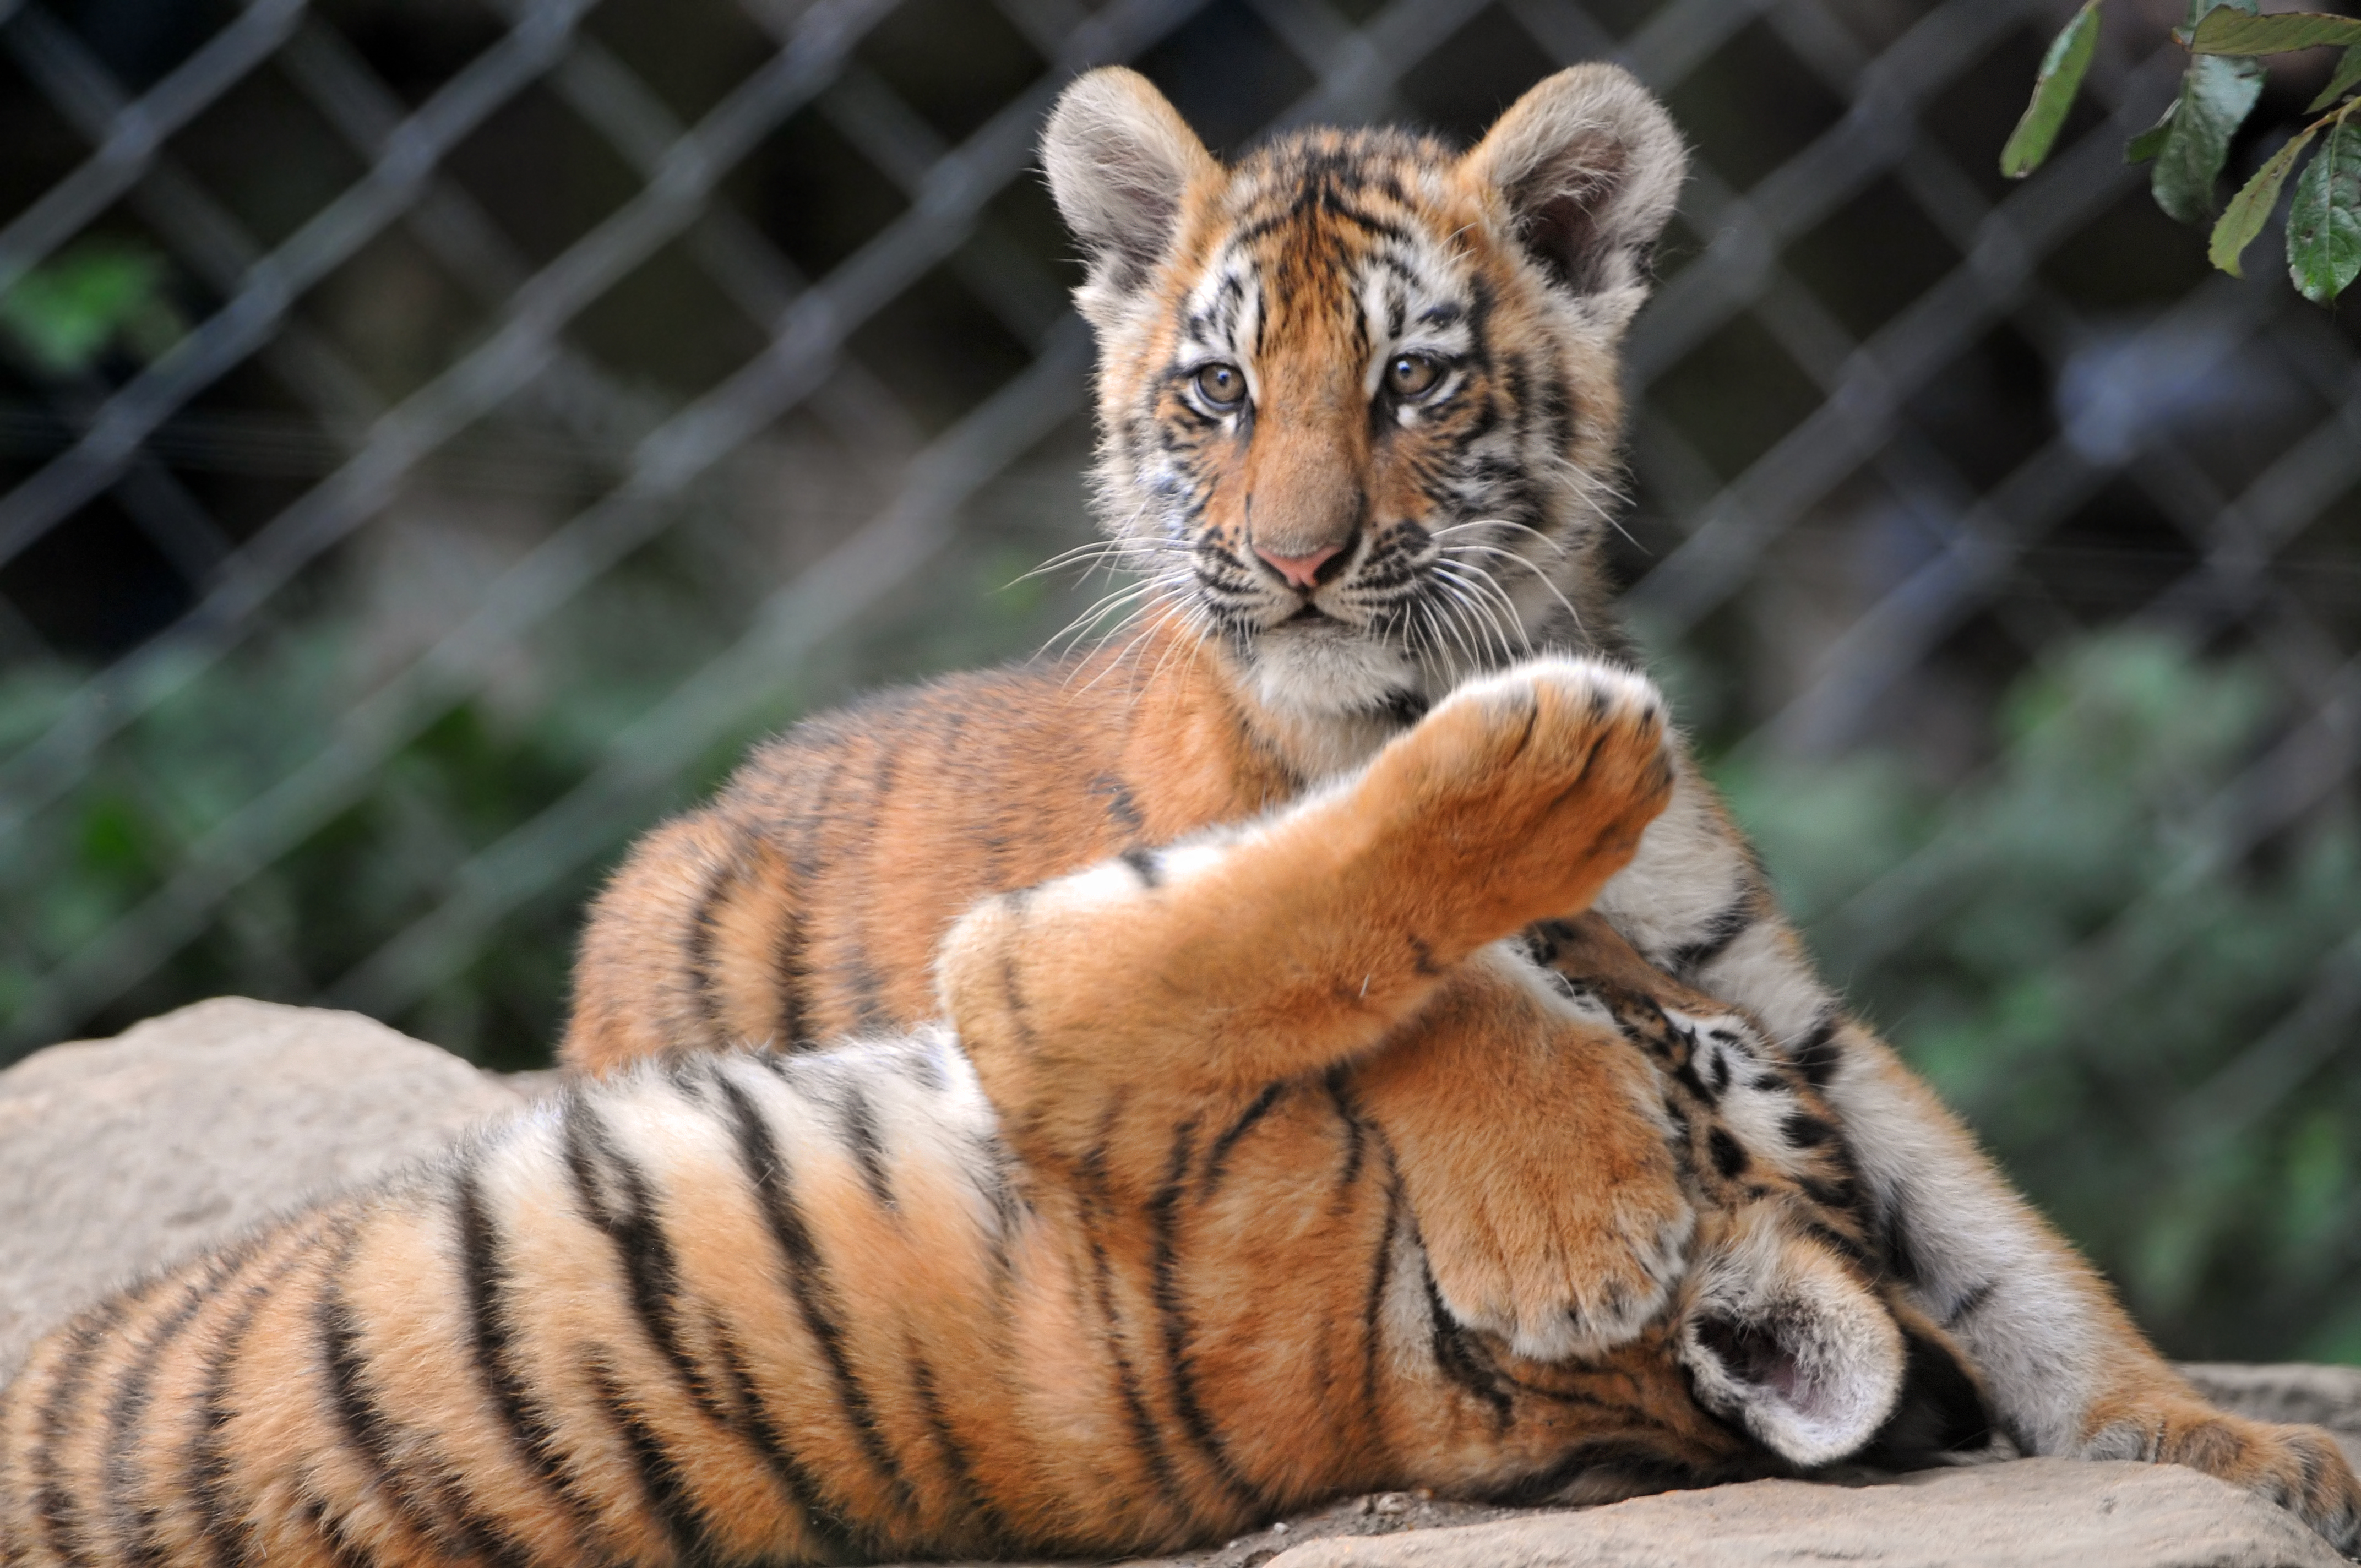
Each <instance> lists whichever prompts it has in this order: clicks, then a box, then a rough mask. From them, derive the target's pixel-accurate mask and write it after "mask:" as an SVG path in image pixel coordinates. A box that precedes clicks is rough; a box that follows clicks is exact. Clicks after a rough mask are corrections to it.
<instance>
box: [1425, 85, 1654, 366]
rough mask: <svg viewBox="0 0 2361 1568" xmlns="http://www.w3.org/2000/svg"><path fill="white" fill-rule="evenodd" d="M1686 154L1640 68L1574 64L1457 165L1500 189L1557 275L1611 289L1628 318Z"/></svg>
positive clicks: (1535, 250) (1522, 102)
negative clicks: (1639, 76)
mask: <svg viewBox="0 0 2361 1568" xmlns="http://www.w3.org/2000/svg"><path fill="white" fill-rule="evenodd" d="M1688 162H1689V160H1688V152H1687V150H1686V148H1683V147H1682V146H1681V137H1680V133H1679V132H1678V131H1677V130H1675V129H1674V128H1673V117H1672V116H1671V115H1668V114H1666V113H1665V112H1664V105H1663V104H1659V103H1658V102H1656V100H1655V98H1654V96H1653V94H1651V93H1649V91H1648V90H1647V89H1646V88H1644V87H1642V86H1641V85H1640V83H1639V81H1638V79H1637V78H1635V77H1633V76H1632V75H1631V72H1630V71H1625V70H1623V69H1622V68H1621V67H1620V66H1614V65H1577V66H1573V67H1570V68H1569V69H1567V70H1565V71H1559V72H1558V73H1557V74H1556V75H1554V76H1552V77H1549V78H1547V79H1546V80H1544V81H1543V82H1540V83H1538V84H1537V85H1535V86H1534V87H1533V88H1532V90H1531V91H1529V92H1528V93H1525V95H1524V96H1523V97H1521V98H1520V99H1518V100H1517V101H1516V102H1515V103H1514V104H1510V105H1509V110H1508V113H1506V114H1504V115H1501V116H1500V117H1499V120H1498V121H1497V122H1496V123H1495V124H1494V125H1493V126H1492V128H1491V129H1490V130H1489V131H1488V132H1486V133H1485V136H1484V139H1483V140H1482V141H1480V142H1478V143H1477V144H1476V146H1475V148H1473V149H1472V150H1471V151H1469V153H1468V154H1467V156H1466V159H1463V160H1462V162H1461V164H1460V170H1461V173H1462V176H1463V178H1466V179H1471V180H1473V181H1477V183H1479V184H1481V185H1483V186H1488V187H1489V188H1490V189H1491V190H1492V191H1494V192H1497V193H1498V194H1499V197H1500V198H1501V200H1502V201H1503V202H1504V203H1506V204H1507V206H1508V209H1509V214H1510V221H1511V222H1512V223H1513V224H1514V225H1516V235H1517V239H1518V240H1519V242H1520V243H1521V244H1522V245H1523V246H1524V247H1525V249H1526V250H1527V252H1528V253H1529V254H1531V255H1532V258H1533V259H1534V260H1535V261H1537V262H1539V263H1540V264H1541V267H1542V269H1543V271H1544V272H1546V273H1547V274H1548V275H1549V277H1550V279H1551V280H1552V281H1553V282H1554V283H1555V284H1557V285H1558V286H1559V287H1561V288H1564V289H1567V290H1570V291H1573V292H1575V293H1576V294H1582V295H1601V296H1607V297H1608V299H1609V302H1610V303H1611V306H1612V307H1613V308H1614V310H1615V311H1616V313H1619V314H1621V315H1623V316H1624V317H1625V318H1626V319H1628V317H1629V314H1630V313H1631V311H1634V310H1637V309H1638V308H1639V304H1640V301H1641V300H1642V298H1644V297H1645V292H1646V272H1647V266H1646V264H1647V257H1648V248H1649V247H1651V246H1653V244H1654V243H1655V240H1656V236H1657V235H1658V234H1660V233H1662V232H1663V230H1664V224H1665V222H1666V220H1668V219H1670V218H1671V217H1672V215H1673V208H1674V205H1675V203H1677V202H1678V201H1679V200H1680V193H1681V181H1683V180H1685V179H1686V178H1687V176H1688Z"/></svg>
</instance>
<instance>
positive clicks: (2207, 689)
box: [1721, 633, 2361, 1357]
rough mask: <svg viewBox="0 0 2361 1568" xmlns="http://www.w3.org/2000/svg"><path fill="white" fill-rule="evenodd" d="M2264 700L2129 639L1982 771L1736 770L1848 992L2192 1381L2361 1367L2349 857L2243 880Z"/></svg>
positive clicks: (2293, 861) (2267, 724)
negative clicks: (1947, 780)
mask: <svg viewBox="0 0 2361 1568" xmlns="http://www.w3.org/2000/svg"><path fill="white" fill-rule="evenodd" d="M2269 690H2270V687H2269V685H2268V682H2267V681H2266V680H2265V679H2264V678H2263V676H2262V674H2261V673H2260V672H2259V671H2258V670H2256V669H2253V668H2250V667H2248V666H2246V665H2245V664H2243V663H2236V662H2230V663H2203V662H2201V661H2199V660H2197V659H2195V658H2194V657H2192V656H2191V655H2190V654H2189V653H2188V652H2186V651H2184V650H2183V649H2181V648H2180V647H2179V646H2178V645H2177V644H2175V643H2173V642H2171V641H2167V640H2164V639H2161V638H2157V637H2153V636H2148V635H2144V634H2136V633H2116V634H2113V635H2108V636H2104V637H2101V638H2098V639H2095V640H2092V641H2089V642H2087V643H2086V644H2084V645H2082V646H2081V647H2079V648H2077V649H2075V650H2074V651H2072V652H2070V654H2069V655H2068V656H2067V657H2065V658H2064V659H2063V660H2061V661H2059V663H2056V664H2055V665H2054V666H2053V667H2052V668H2051V669H2049V670H2048V672H2046V673H2043V674H2037V675H2035V676H2032V677H2029V678H2027V679H2026V681H2025V682H2024V683H2023V684H2022V685H2021V687H2020V689H2018V690H2017V691H2016V692H2015V694H2014V695H2013V696H2012V698H2011V699H2010V701H2009V703H2008V705H2007V707H2006V709H2005V715H2004V720H2003V723H2002V726H2001V734H2000V736H1999V737H1998V742H1999V751H1998V756H1997V760H1996V762H1994V764H1993V767H1992V768H1991V769H1990V770H1989V771H1988V773H1986V774H1985V776H1983V777H1982V779H1981V780H1980V781H1978V782H1976V783H1974V784H1971V786H1970V787H1968V788H1967V789H1965V790H1963V791H1959V792H1956V793H1948V792H1938V791H1937V790H1934V789H1932V788H1929V787H1927V786H1924V785H1922V784H1918V783H1917V782H1916V781H1914V780H1913V779H1912V778H1911V777H1910V776H1909V774H1908V773H1907V772H1906V771H1905V769H1903V768H1902V767H1901V766H1900V765H1899V764H1897V763H1896V762H1894V761H1893V760H1891V759H1886V758H1881V757H1877V756H1874V755H1872V756H1867V757H1860V758H1854V759H1850V760H1846V761H1842V762H1829V763H1819V764H1809V765H1804V764H1784V765H1752V766H1738V765H1734V764H1733V765H1730V766H1728V767H1725V768H1724V769H1722V770H1721V773H1722V781H1723V783H1724V784H1725V786H1726V787H1727V788H1728V789H1729V790H1730V795H1731V799H1732V802H1733V805H1734V806H1735V807H1736V808H1737V810H1738V813H1739V815H1740V817H1741V819H1743V820H1744V821H1745V822H1746V823H1747V824H1748V826H1749V827H1750V828H1752V830H1753V831H1754V832H1755V834H1756V835H1757V838H1758V840H1759V842H1760V843H1761V845H1762V848H1763V852H1764V855H1765V859H1766V861H1768V863H1769V865H1770V867H1771V870H1772V873H1773V878H1774V880H1775V881H1776V882H1777V883H1778V884H1779V886H1780V888H1781V890H1782V892H1783V894H1784V895H1785V896H1786V897H1787V898H1788V899H1789V900H1790V902H1791V907H1792V908H1793V909H1794V910H1795V914H1796V916H1797V917H1798V918H1799V919H1800V920H1801V921H1802V922H1803V923H1804V924H1805V927H1806V931H1807V933H1808V934H1809V936H1810V938H1811V939H1812V941H1813V943H1814V945H1815V947H1816V948H1817V951H1818V952H1819V954H1820V956H1821V957H1822V959H1824V961H1825V962H1826V963H1827V965H1828V970H1829V972H1830V975H1831V978H1832V979H1836V980H1838V981H1841V982H1844V983H1846V984H1847V985H1848V986H1849V989H1850V992H1851V994H1852V996H1853V997H1854V999H1855V1000H1856V1002H1857V1003H1860V1004H1861V1006H1862V1007H1863V1008H1864V1010H1865V1011H1866V1012H1867V1013H1868V1014H1870V1015H1871V1016H1872V1017H1873V1018H1875V1019H1877V1020H1879V1021H1880V1022H1881V1023H1882V1024H1883V1025H1884V1026H1885V1027H1886V1028H1887V1029H1888V1030H1889V1031H1890V1033H1891V1034H1892V1036H1894V1039H1895V1042H1896V1044H1897V1045H1898V1046H1900V1047H1901V1048H1902V1049H1903V1050H1904V1051H1905V1053H1906V1054H1907V1055H1908V1056H1909V1057H1910V1058H1911V1059H1912V1060H1913V1061H1914V1063H1915V1064H1916V1066H1917V1067H1918V1068H1920V1069H1922V1070H1923V1071H1925V1072H1926V1073H1927V1076H1928V1077H1929V1078H1930V1080H1932V1081H1933V1082H1934V1083H1935V1084H1936V1086H1937V1087H1938V1090H1939V1091H1941V1092H1942V1093H1943V1094H1944V1095H1945V1096H1946V1097H1947V1098H1948V1099H1949V1100H1950V1101H1951V1102H1952V1103H1953V1104H1955V1105H1957V1106H1958V1107H1959V1108H1960V1110H1961V1111H1962V1112H1964V1113H1966V1114H1967V1116H1968V1117H1969V1119H1970V1120H1971V1123H1972V1124H1975V1125H1976V1126H1977V1127H1978V1128H1979V1129H1980V1130H1981V1131H1982V1134H1983V1135H1984V1136H1985V1137H1986V1138H1987V1139H1988V1140H1989V1141H1990V1143H1991V1144H1992V1146H1993V1148H1994V1150H1995V1152H1996V1153H1998V1154H1999V1155H2000V1157H2002V1159H2003V1161H2004V1163H2005V1164H2006V1165H2007V1166H2008V1168H2010V1170H2011V1172H2012V1173H2013V1174H2014V1175H2015V1177H2016V1178H2017V1179H2019V1180H2020V1181H2022V1182H2023V1183H2024V1185H2025V1186H2026V1190H2028V1191H2029V1192H2030V1193H2031V1194H2032V1195H2033V1196H2034V1198H2035V1199H2036V1200H2037V1201H2038V1202H2039V1203H2041V1205H2042V1206H2043V1207H2044V1208H2045V1209H2047V1210H2048V1212H2050V1213H2051V1214H2053V1215H2054V1216H2056V1217H2057V1218H2058V1219H2059V1222H2060V1223H2062V1224H2063V1225H2064V1226H2065V1227H2066V1229H2067V1231H2068V1232H2069V1234H2071V1235H2072V1236H2073V1237H2074V1238H2075V1239H2076V1240H2077V1241H2078V1242H2079V1243H2081V1245H2083V1246H2084V1247H2086V1248H2087V1249H2088V1250H2089V1251H2090V1252H2091V1253H2092V1255H2093V1256H2094V1257H2095V1258H2096V1259H2097V1260H2098V1261H2099V1262H2100V1263H2101V1264H2102V1265H2103V1266H2104V1267H2106V1268H2107V1269H2108V1271H2109V1272H2110V1273H2111V1274H2112V1275H2113V1276H2114V1277H2115V1279H2116V1280H2117V1281H2118V1283H2119V1284H2121V1285H2122V1287H2123V1288H2125V1292H2126V1294H2127V1295H2128V1296H2129V1298H2130V1299H2131V1302H2132V1305H2133V1307H2134V1310H2135V1312H2136V1315H2137V1316H2138V1317H2139V1318H2140V1320H2141V1321H2143V1322H2144V1323H2146V1324H2147V1325H2149V1326H2150V1327H2151V1328H2152V1329H2153V1330H2154V1331H2156V1332H2158V1334H2159V1336H2160V1337H2161V1338H2162V1340H2163V1341H2164V1343H2166V1344H2167V1345H2168V1346H2169V1347H2170V1348H2171V1349H2172V1350H2174V1351H2176V1352H2178V1353H2180V1354H2191V1355H2238V1356H2259V1357H2269V1356H2285V1355H2313V1356H2327V1357H2346V1356H2351V1355H2354V1354H2356V1353H2361V1307H2356V1301H2361V1292H2356V1290H2355V1288H2354V1287H2355V1286H2356V1284H2361V1262H2356V1244H2361V1192H2356V1186H2355V1180H2354V1178H2355V1177H2356V1174H2361V1172H2356V1170H2355V1169H2354V1166H2355V1163H2356V1157H2355V1156H2354V1155H2353V1154H2352V1153H2351V1152H2350V1151H2353V1150H2356V1149H2361V1061H2356V1059H2355V1055H2354V1053H2353V1052H2352V1051H2351V1050H2350V1049H2349V1048H2344V1047H2345V1042H2346V1041H2347V1040H2349V1038H2350V1036H2351V1034H2352V1030H2353V1021H2352V1018H2351V1017H2350V1015H2349V1013H2348V1014H2340V1013H2339V1010H2338V1009H2337V1008H2335V1007H2330V1008H2327V1009H2324V1010H2323V1009H2322V1008H2319V1007H2317V1006H2315V1007H2313V1008H2312V1010H2311V1011H2310V1012H2308V1013H2306V1012H2303V1011H2301V1008H2302V1004H2303V1003H2304V999H2306V998H2307V997H2312V996H2313V995H2314V993H2315V990H2316V988H2323V987H2324V989H2325V991H2326V992H2328V993H2330V994H2332V996H2333V995H2334V994H2336V986H2337V985H2338V984H2345V985H2348V986H2350V987H2351V988H2352V989H2351V990H2350V992H2346V993H2345V994H2350V995H2353V996H2356V997H2361V973H2355V974H2347V967H2348V966H2355V965H2361V954H2356V953H2355V952H2353V951H2351V950H2348V948H2339V947H2337V944H2338V943H2339V942H2340V941H2342V940H2344V939H2345V934H2347V933H2350V932H2352V931H2354V930H2355V929H2356V927H2361V838H2356V832H2355V825H2354V824H2353V823H2351V822H2349V821H2346V820H2344V819H2343V818H2341V817H2340V818H2331V819H2325V820H2321V821H2316V822H2312V823H2310V824H2307V825H2305V826H2304V827H2303V828H2301V829H2300V830H2290V831H2289V832H2287V833H2285V834H2283V835H2281V836H2280V837H2279V839H2274V840H2273V841H2271V842H2269V843H2268V844H2266V845H2265V846H2263V847H2261V848H2260V849H2259V850H2256V851H2254V852H2251V853H2237V852H2225V851H2224V848H2223V844H2222V841H2221V839H2219V837H2218V830H2217V829H2216V828H2215V827H2214V826H2213V823H2214V821H2215V818H2214V817H2213V816H2211V815H2209V804H2210V803H2213V802H2215V801H2216V800H2217V799H2218V798H2219V797H2220V796H2221V795H2222V792H2223V791H2224V790H2225V789H2226V788H2227V787H2228V786H2229V785H2230V784H2231V782H2232V781H2233V780H2234V779H2235V778H2236V777H2237V776H2238V774H2239V773H2240V772H2241V770H2242V769H2243V768H2244V767H2245V766H2246V764H2248V763H2249V762H2251V761H2252V759H2253V757H2254V756H2255V754H2256V752H2257V749H2258V747H2260V746H2261V745H2262V744H2263V743H2264V742H2265V741H2266V740H2268V738H2269V736H2270V735H2271V733H2272V732H2273V729H2274V727H2275V725H2276V724H2277V722H2278V721H2279V718H2280V716H2279V715H2278V714H2276V713H2274V712H2273V711H2272V705H2271V702H2270V700H2269V698H2268V695H2267V694H2268V691H2269Z"/></svg>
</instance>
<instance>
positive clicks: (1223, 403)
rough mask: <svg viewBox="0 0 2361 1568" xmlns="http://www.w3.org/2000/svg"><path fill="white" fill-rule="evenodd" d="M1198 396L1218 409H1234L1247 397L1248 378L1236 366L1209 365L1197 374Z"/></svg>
mask: <svg viewBox="0 0 2361 1568" xmlns="http://www.w3.org/2000/svg"><path fill="white" fill-rule="evenodd" d="M1197 395H1198V396H1199V397H1201V398H1202V399H1204V400H1205V401H1207V402H1208V403H1211V404H1212V405H1213V407H1215V408H1217V409H1234V408H1235V407H1237V406H1238V402H1239V400H1241V399H1243V398H1244V397H1245V396H1246V377H1245V376H1243V375H1241V374H1240V373H1239V371H1238V367H1236V366H1235V365H1208V366H1206V367H1204V368H1203V369H1202V370H1200V371H1198V372H1197Z"/></svg>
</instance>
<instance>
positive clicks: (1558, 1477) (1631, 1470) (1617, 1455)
mask: <svg viewBox="0 0 2361 1568" xmlns="http://www.w3.org/2000/svg"><path fill="white" fill-rule="evenodd" d="M1603 1466H1612V1467H1613V1468H1614V1471H1615V1474H1616V1475H1617V1476H1618V1477H1629V1478H1630V1481H1631V1490H1632V1492H1633V1493H1634V1494H1637V1493H1641V1492H1663V1491H1669V1490H1672V1489H1673V1488H1675V1487H1679V1486H1695V1485H1696V1484H1697V1481H1698V1479H1699V1476H1698V1475H1697V1467H1696V1466H1695V1465H1694V1464H1685V1463H1683V1462H1682V1461H1681V1460H1680V1459H1678V1458H1677V1457H1675V1456H1674V1455H1671V1454H1664V1453H1653V1452H1652V1451H1651V1450H1649V1449H1648V1448H1647V1447H1646V1445H1644V1444H1643V1443H1641V1442H1636V1441H1634V1440H1632V1439H1631V1438H1607V1439H1602V1440H1600V1441H1598V1442H1586V1443H1581V1444H1578V1445H1576V1447H1575V1448H1574V1449H1572V1450H1571V1451H1569V1452H1568V1453H1565V1455H1563V1456H1562V1457H1560V1458H1559V1459H1557V1460H1556V1461H1555V1462H1554V1463H1553V1464H1551V1465H1550V1467H1549V1468H1548V1469H1546V1470H1543V1471H1542V1472H1540V1473H1539V1474H1538V1475H1529V1476H1527V1477H1526V1478H1525V1479H1523V1480H1521V1481H1518V1482H1514V1483H1512V1484H1511V1485H1510V1486H1506V1487H1503V1488H1502V1489H1500V1490H1499V1491H1498V1492H1494V1493H1492V1494H1490V1495H1489V1500H1490V1501H1492V1502H1495V1503H1499V1504H1504V1505H1507V1506H1510V1507H1513V1508H1532V1507H1534V1506H1536V1505H1538V1504H1543V1503H1547V1502H1550V1501H1552V1500H1554V1499H1555V1498H1556V1497H1557V1495H1558V1493H1560V1492H1562V1491H1564V1490H1565V1488H1566V1487H1568V1486H1572V1485H1573V1484H1574V1483H1575V1481H1576V1479H1578V1478H1579V1477H1580V1476H1581V1475H1582V1473H1583V1472H1584V1471H1586V1470H1596V1469H1599V1468H1601V1467H1603Z"/></svg>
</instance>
